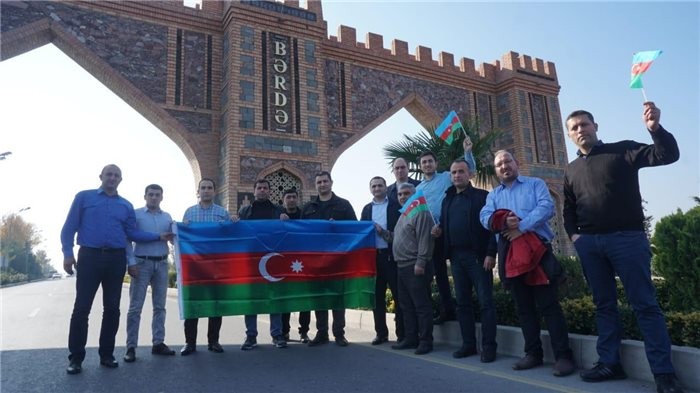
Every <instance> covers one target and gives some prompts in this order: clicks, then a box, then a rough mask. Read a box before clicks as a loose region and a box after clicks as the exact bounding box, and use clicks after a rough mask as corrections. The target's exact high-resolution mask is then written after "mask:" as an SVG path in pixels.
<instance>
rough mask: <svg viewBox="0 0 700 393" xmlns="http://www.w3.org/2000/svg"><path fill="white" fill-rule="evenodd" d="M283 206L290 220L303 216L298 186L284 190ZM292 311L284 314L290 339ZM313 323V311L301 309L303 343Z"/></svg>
mask: <svg viewBox="0 0 700 393" xmlns="http://www.w3.org/2000/svg"><path fill="white" fill-rule="evenodd" d="M282 207H283V208H284V214H286V215H287V218H288V219H290V220H298V219H300V218H301V208H300V207H299V192H298V191H297V189H296V188H294V187H292V188H289V189H287V190H284V193H283V194H282ZM291 316H292V314H291V313H288V312H286V313H283V314H282V336H284V339H285V340H287V341H289V331H290V330H291V327H290V325H289V320H290V319H291ZM310 323H311V312H310V311H301V312H300V313H299V341H301V342H302V343H303V344H307V343H308V342H309V324H310Z"/></svg>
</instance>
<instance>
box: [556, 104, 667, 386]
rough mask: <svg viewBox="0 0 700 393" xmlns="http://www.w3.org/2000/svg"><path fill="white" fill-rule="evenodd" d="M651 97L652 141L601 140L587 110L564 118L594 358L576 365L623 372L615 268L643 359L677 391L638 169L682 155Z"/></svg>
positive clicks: (573, 233)
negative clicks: (571, 146)
mask: <svg viewBox="0 0 700 393" xmlns="http://www.w3.org/2000/svg"><path fill="white" fill-rule="evenodd" d="M660 117H661V111H660V110H659V108H657V107H656V105H654V103H653V102H646V103H644V111H643V113H642V120H643V121H644V124H645V126H646V128H647V131H648V132H649V134H650V135H651V139H652V140H653V141H654V144H653V145H646V144H643V143H638V142H634V141H621V142H616V143H603V142H601V141H600V140H598V136H597V132H598V124H596V123H595V121H594V120H593V115H592V114H591V113H589V112H586V111H581V110H579V111H575V112H573V113H571V114H570V115H569V116H568V117H567V118H566V127H567V129H568V131H569V137H570V138H571V140H572V141H573V142H574V143H575V144H576V146H578V148H579V151H578V158H576V159H575V160H574V161H572V162H571V163H570V164H569V165H568V167H567V168H566V173H565V177H564V227H565V228H566V232H567V234H568V235H569V237H570V238H571V241H572V242H573V243H574V247H576V252H578V255H579V257H580V258H581V265H582V266H583V272H584V274H585V275H586V280H587V281H588V285H589V287H590V288H591V292H592V293H593V301H594V302H595V305H596V326H597V328H598V345H597V350H598V356H599V360H598V362H597V363H596V364H595V365H594V367H593V368H592V369H590V370H586V371H584V372H582V373H581V378H582V379H583V380H584V381H587V382H599V381H604V380H609V379H622V378H626V375H625V372H624V370H623V369H622V365H621V364H620V344H621V339H622V327H621V324H620V316H619V313H618V310H617V292H616V290H615V285H616V284H615V276H616V275H617V276H619V277H620V281H621V282H622V285H623V286H624V287H625V294H626V295H627V299H628V300H629V302H630V304H631V305H632V308H633V309H634V313H635V316H636V317H637V323H638V324H639V330H641V332H642V336H643V337H644V347H645V350H646V354H647V360H648V361H649V366H650V367H651V372H652V373H653V374H654V380H655V381H656V388H657V391H658V392H665V393H671V392H680V391H681V388H680V387H679V386H678V382H677V380H676V375H675V370H674V368H673V364H672V363H671V340H670V339H669V336H668V329H667V328H666V322H665V321H664V315H663V313H662V312H661V309H660V308H659V304H658V302H657V300H656V292H655V289H654V285H653V283H652V280H651V250H650V249H649V240H648V239H647V237H646V234H645V232H644V212H643V209H642V196H641V194H640V192H639V169H641V168H644V167H649V166H658V165H667V164H670V163H673V162H676V161H677V160H678V158H679V156H680V152H679V150H678V143H677V142H676V139H675V138H674V137H673V135H671V134H670V133H669V132H668V131H666V130H665V129H664V128H663V127H661V124H659V119H660Z"/></svg>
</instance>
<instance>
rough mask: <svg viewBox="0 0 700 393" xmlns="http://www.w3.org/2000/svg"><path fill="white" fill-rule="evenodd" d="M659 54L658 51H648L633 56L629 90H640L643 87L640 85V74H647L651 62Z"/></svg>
mask: <svg viewBox="0 0 700 393" xmlns="http://www.w3.org/2000/svg"><path fill="white" fill-rule="evenodd" d="M660 54H661V51H660V50H648V51H643V52H637V53H635V54H634V57H633V58H632V76H631V78H632V79H631V81H630V88H632V89H641V88H643V87H644V85H643V84H642V74H643V73H645V72H647V70H648V69H649V67H651V62H652V61H654V60H655V59H656V58H657V57H659V55H660Z"/></svg>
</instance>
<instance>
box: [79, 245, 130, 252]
mask: <svg viewBox="0 0 700 393" xmlns="http://www.w3.org/2000/svg"><path fill="white" fill-rule="evenodd" d="M80 248H84V249H86V250H89V251H93V252H99V253H102V254H114V253H118V252H126V249H125V248H124V247H122V248H109V247H86V246H80Z"/></svg>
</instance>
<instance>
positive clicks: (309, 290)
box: [180, 277, 375, 319]
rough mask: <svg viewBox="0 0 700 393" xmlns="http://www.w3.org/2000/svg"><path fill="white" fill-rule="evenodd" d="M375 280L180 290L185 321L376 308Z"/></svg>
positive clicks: (217, 286)
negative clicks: (215, 317)
mask: <svg viewBox="0 0 700 393" xmlns="http://www.w3.org/2000/svg"><path fill="white" fill-rule="evenodd" d="M374 282H375V278H374V277H360V278H352V279H346V280H327V281H304V282H291V281H290V282H287V283H285V282H276V283H263V284H239V285H188V286H185V287H182V288H181V289H180V291H181V293H180V296H181V301H182V302H183V306H184V307H183V313H184V315H183V317H184V318H185V319H187V318H201V317H212V316H225V315H250V314H270V313H283V312H294V311H309V310H332V309H340V308H374Z"/></svg>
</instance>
